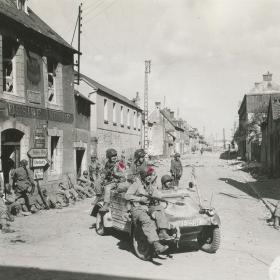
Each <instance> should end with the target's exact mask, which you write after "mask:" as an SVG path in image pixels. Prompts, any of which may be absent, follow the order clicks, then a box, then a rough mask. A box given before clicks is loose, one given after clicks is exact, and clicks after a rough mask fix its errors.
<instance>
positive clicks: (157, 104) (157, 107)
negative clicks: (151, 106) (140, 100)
mask: <svg viewBox="0 0 280 280" xmlns="http://www.w3.org/2000/svg"><path fill="white" fill-rule="evenodd" d="M155 105H156V109H158V110H160V109H161V102H155Z"/></svg>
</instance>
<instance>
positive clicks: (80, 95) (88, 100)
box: [74, 89, 95, 104]
mask: <svg viewBox="0 0 280 280" xmlns="http://www.w3.org/2000/svg"><path fill="white" fill-rule="evenodd" d="M74 95H75V96H78V97H80V98H82V99H84V100H86V101H87V102H89V103H91V104H95V103H94V102H93V101H92V100H90V99H89V98H88V97H86V96H85V95H84V94H82V93H81V92H79V91H78V90H76V89H75V90H74Z"/></svg>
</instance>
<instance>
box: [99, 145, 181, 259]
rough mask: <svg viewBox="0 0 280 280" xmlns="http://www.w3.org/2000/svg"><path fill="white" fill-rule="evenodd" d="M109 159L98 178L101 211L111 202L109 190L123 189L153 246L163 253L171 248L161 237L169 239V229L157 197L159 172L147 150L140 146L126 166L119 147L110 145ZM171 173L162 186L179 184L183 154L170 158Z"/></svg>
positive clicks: (133, 212)
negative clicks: (163, 243) (118, 151)
mask: <svg viewBox="0 0 280 280" xmlns="http://www.w3.org/2000/svg"><path fill="white" fill-rule="evenodd" d="M106 158H107V162H106V165H105V169H104V172H103V176H102V177H101V178H100V180H99V181H98V182H96V186H95V187H96V196H97V200H98V198H99V197H102V199H103V200H104V204H103V207H102V208H100V209H99V212H101V213H102V212H103V213H106V212H107V211H109V206H110V193H111V190H112V189H114V190H116V191H117V192H124V193H125V195H124V197H125V199H126V200H128V201H129V202H130V204H131V210H130V211H131V216H132V221H133V222H134V223H136V224H140V226H141V227H142V230H143V233H144V234H145V236H146V237H147V241H148V242H149V243H150V244H151V245H153V246H154V249H155V251H156V252H157V253H158V254H160V253H163V252H165V251H166V250H167V249H168V246H167V245H162V244H161V243H160V241H161V240H170V239H172V237H171V236H169V235H168V233H167V229H168V228H169V225H168V221H167V218H166V216H165V212H164V209H163V207H162V206H161V205H160V203H158V201H157V200H156V199H155V198H160V197H161V192H160V191H159V190H158V188H157V186H156V184H155V182H156V178H157V176H156V173H155V169H154V167H153V166H151V165H149V164H148V163H147V162H146V160H145V151H144V150H143V149H138V150H136V151H135V153H134V159H133V162H132V164H131V166H130V168H129V169H126V166H125V164H124V163H123V162H122V161H118V155H117V151H116V150H115V149H108V150H107V151H106ZM170 171H171V175H172V177H171V176H169V175H164V176H163V177H162V178H161V183H162V189H170V188H177V187H178V184H179V180H180V178H181V176H182V171H183V169H182V164H181V161H180V155H179V154H178V153H176V154H175V156H174V160H172V162H171V170H170Z"/></svg>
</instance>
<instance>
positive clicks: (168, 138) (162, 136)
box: [149, 102, 185, 156]
mask: <svg viewBox="0 0 280 280" xmlns="http://www.w3.org/2000/svg"><path fill="white" fill-rule="evenodd" d="M149 126H150V127H149V154H151V155H155V156H159V155H163V156H170V155H171V154H174V153H175V152H179V153H182V152H183V145H184V141H185V139H184V138H183V136H181V133H183V132H184V129H183V128H181V127H179V126H178V124H176V122H175V119H174V112H172V111H170V110H169V109H167V108H164V109H161V103H160V102H156V103H155V109H154V111H152V113H151V114H150V115H149Z"/></svg>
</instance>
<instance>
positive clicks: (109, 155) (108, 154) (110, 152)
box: [106, 149, 118, 159]
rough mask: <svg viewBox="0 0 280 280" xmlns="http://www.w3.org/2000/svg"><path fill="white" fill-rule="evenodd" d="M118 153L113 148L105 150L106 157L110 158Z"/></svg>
mask: <svg viewBox="0 0 280 280" xmlns="http://www.w3.org/2000/svg"><path fill="white" fill-rule="evenodd" d="M117 155H118V152H117V151H116V150H115V149H108V150H107V151H106V158H108V159H110V158H112V157H116V156H117Z"/></svg>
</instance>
